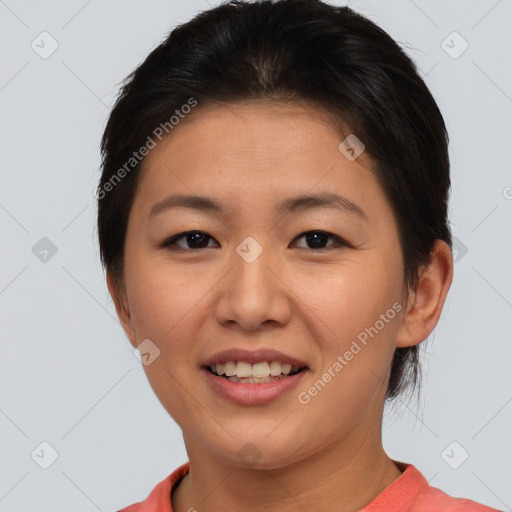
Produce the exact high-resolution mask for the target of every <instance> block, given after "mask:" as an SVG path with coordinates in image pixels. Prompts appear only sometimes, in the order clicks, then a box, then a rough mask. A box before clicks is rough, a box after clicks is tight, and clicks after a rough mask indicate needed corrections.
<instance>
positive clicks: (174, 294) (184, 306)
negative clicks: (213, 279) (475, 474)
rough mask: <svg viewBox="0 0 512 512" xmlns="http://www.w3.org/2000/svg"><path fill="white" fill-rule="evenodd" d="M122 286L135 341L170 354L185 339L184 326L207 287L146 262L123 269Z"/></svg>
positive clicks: (158, 265)
mask: <svg viewBox="0 0 512 512" xmlns="http://www.w3.org/2000/svg"><path fill="white" fill-rule="evenodd" d="M196 275H197V274H196ZM126 286H127V293H128V297H129V302H130V313H131V320H132V325H133V327H134V329H135V332H136V334H137V338H138V339H140V340H142V339H145V338H149V339H151V340H153V341H154V342H155V343H156V344H157V345H158V346H159V348H160V349H161V350H162V351H172V352H173V353H176V352H178V349H179V346H178V345H179V343H180V340H181V339H186V338H187V332H186V330H187V324H188V323H189V322H190V318H193V317H194V311H195V310H197V309H198V308H199V307H200V305H201V298H202V297H204V295H205V294H206V293H207V291H208V290H209V289H210V288H211V285H210V286H208V283H206V282H204V280H199V279H197V278H195V279H194V278H193V276H190V275H187V273H186V272H183V271H181V272H178V271H177V269H176V267H171V266H170V265H165V264H161V263H154V262H151V260H150V259H147V260H146V261H145V262H142V261H139V262H137V264H133V265H132V266H131V268H130V269H129V270H128V266H127V285H126ZM170 341H172V343H171V342H170Z"/></svg>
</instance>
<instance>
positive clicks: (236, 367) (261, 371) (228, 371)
mask: <svg viewBox="0 0 512 512" xmlns="http://www.w3.org/2000/svg"><path fill="white" fill-rule="evenodd" d="M210 368H211V369H212V371H213V372H214V373H216V374H217V375H223V374H225V375H226V377H233V376H235V375H236V376H237V377H256V378H260V379H261V378H264V377H268V376H269V375H272V376H273V377H277V376H278V375H281V373H284V374H285V375H288V374H289V373H290V372H291V371H292V370H293V371H296V370H299V368H300V367H299V366H292V365H291V364H288V363H284V364H281V363H280V362H279V361H272V362H271V363H268V362H267V361H263V362H261V363H255V364H251V363H247V362H245V361H238V362H235V361H228V362H227V363H219V364H216V365H213V366H210Z"/></svg>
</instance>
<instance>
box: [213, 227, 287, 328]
mask: <svg viewBox="0 0 512 512" xmlns="http://www.w3.org/2000/svg"><path fill="white" fill-rule="evenodd" d="M260 242H261V243H260ZM260 242H258V240H256V238H254V237H252V236H249V237H247V238H245V239H244V240H243V241H242V242H241V243H240V244H239V245H238V246H237V247H236V249H235V254H234V255H233V258H232V268H231V271H230V272H229V277H228V279H227V280H226V282H225V285H224V286H222V287H221V296H220V298H219V301H218V302H217V306H216V311H215V314H216V317H217V320H218V321H219V322H221V323H225V322H228V321H235V322H237V323H238V324H240V325H241V326H242V327H244V328H246V329H251V330H252V329H256V328H257V327H258V326H259V325H260V324H261V323H263V322H266V321H268V320H273V321H275V322H278V323H283V322H286V321H287V319H288V316H289V304H288V299H287V297H286V287H285V286H283V285H282V284H280V282H279V280H278V279H277V278H276V276H275V275H274V274H278V271H277V269H274V268H273V266H275V262H276V260H275V258H274V257H273V255H272V254H271V249H269V248H268V247H265V248H264V247H263V243H264V242H263V240H262V239H260ZM269 267H270V268H269Z"/></svg>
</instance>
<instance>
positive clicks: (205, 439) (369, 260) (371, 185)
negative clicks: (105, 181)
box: [107, 102, 453, 512]
mask: <svg viewBox="0 0 512 512" xmlns="http://www.w3.org/2000/svg"><path fill="white" fill-rule="evenodd" d="M347 135H348V133H347ZM342 140H343V138H340V134H339V133H338V132H337V131H336V130H335V128H334V125H333V124H332V123H331V122H330V119H329V117H328V115H327V113H326V112H323V111H321V110H319V109H313V108H312V107H310V106H307V105H301V104H281V103H269V102H245V103H237V104H230V105H224V106H219V105H214V106H201V105H200V106H199V107H198V109H197V110H196V111H194V113H193V114H190V115H189V116H188V117H187V118H186V119H185V120H183V121H181V123H180V124H179V125H178V126H177V127H175V128H174V130H173V131H172V132H171V133H170V134H169V136H167V138H165V139H163V141H162V142H160V143H159V144H158V145H157V146H156V147H155V148H154V149H152V150H151V151H150V153H149V154H148V156H147V157H146V159H145V162H144V168H143V171H142V172H143V174H142V176H141V181H140V183H139V188H138V190H137V194H136V197H135V201H134V204H133V207H132V210H131V213H130V217H129V223H128V230H127V237H126V245H125V274H124V288H123V289H122V290H119V289H117V288H116V287H115V285H114V280H113V278H112V276H111V275H110V274H109V275H108V276H107V281H108V286H109V290H110V293H111V295H112V298H113V300H114V303H115V305H116V309H117V312H118V315H119V318H120V320H121V322H122V325H123V327H124V329H125V332H126V334H127V336H128V338H129V340H130V342H131V344H132V345H133V346H134V347H136V346H137V345H138V344H139V343H140V342H141V341H142V340H144V339H146V338H149V339H150V340H151V341H152V342H153V343H154V344H155V345H157V346H158V348H159V350H160V355H159V357H157V358H156V359H155V360H154V362H153V363H151V364H150V365H148V366H144V370H145V372H146V375H147V378H148V380H149V382H150V385H151V386H152V388H153V390H154V392H155V394H156V396H157V397H158V399H159V400H160V402H161V403H162V405H163V406H164V408H165V409H166V410H167V411H168V413H169V414H170V415H171V416H172V417H173V418H174V420H175V421H176V422H177V423H178V424H179V426H180V427H181V428H182V430H183V436H184V441H185V445H186V449H187V452H188V455H189V460H190V463H191V471H190V474H189V475H187V476H186V477H185V478H184V479H183V480H182V482H181V483H180V485H179V486H178V487H177V489H176V490H175V492H174V493H173V497H172V505H173V509H174V510H175V511H176V512H184V511H187V510H189V508H190V507H194V508H195V509H197V510H198V511H218V510H245V511H253V510H254V511H267V510H268V511H270V510H279V511H298V510H308V511H320V510H322V511H326V510H337V511H357V510H359V509H360V508H362V507H364V506H365V505H367V504H368V503H369V502H371V501H372V500H373V499H374V498H375V497H376V496H377V495H378V494H380V493H381V492H382V491H383V490H384V489H385V488H386V487H387V486H388V485H390V484H391V483H392V482H393V481H394V480H396V479H397V478H398V477H399V476H400V474H401V470H400V469H399V468H398V467H397V465H395V463H394V462H393V461H392V460H391V459H390V458H389V457H388V456H387V454H386V453H385V451H384V449H383V446H382V440H381V426H382V413H383V406H384V398H385V392H386V386H387V382H388V378H389V371H390V367H391V361H392V356H393V351H394V349H395V348H396V347H405V346H412V345H416V344H418V343H420V342H421V341H423V340H424V339H425V338H426V337H427V336H428V335H429V334H430V332H431V331H432V330H433V328H434V327H435V325H436V324H437V321H438V319H439V316H440V314H441V310H442V307H443V304H444V300H445V297H446V294H447V292H448V289H449V287H450V284H451V280H452V272H453V262H452V255H451V251H450V249H449V247H448V246H447V244H445V243H444V242H442V241H438V243H437V244H436V247H435V249H434V252H433V257H432V263H431V265H430V266H429V267H428V268H427V269H425V271H424V272H423V273H422V275H421V280H420V283H419V285H418V287H417V289H416V290H414V291H413V292H411V293H410V294H409V295H408V296H404V291H405V290H404V288H403V286H404V281H403V261H402V255H401V250H400V245H399V238H398V231H397V224H396V220H395V218H394V215H393V212H392V209H391V206H390V204H389V202H388V200H387V198H386V196H385V195H384V192H383V190H382V188H381V187H380V185H379V184H378V182H377V179H376V177H375V175H374V174H373V173H372V172H371V170H370V169H371V167H370V166H371V161H370V159H369V158H368V157H367V155H366V153H363V154H362V155H361V156H359V157H358V158H357V159H356V160H354V161H350V160H349V159H347V158H346V157H345V155H344V154H342V153H341V152H340V151H339V149H338V146H339V144H340V142H341V141H342ZM319 192H335V193H338V194H342V195H344V196H345V197H347V198H349V199H350V200H351V201H352V202H354V203H356V204H357V205H359V206H360V207H361V208H362V209H363V210H364V212H365V213H366V216H367V218H368V222H365V221H364V220H363V219H362V218H360V217H358V216H357V215H354V214H353V213H349V212H345V211H341V210H338V209H333V208H316V209H312V210H309V211H303V212H295V213H288V214H284V215H283V214H276V213H275V212H274V210H273V208H274V205H275V204H276V203H277V202H279V201H281V200H282V199H284V198H289V197H292V196H298V195H304V194H313V193H319ZM174 193H183V194H192V195H204V196H209V197H212V198H214V199H216V200H218V201H219V202H221V203H222V204H223V205H224V206H225V211H224V212H222V213H219V212H217V213H211V212H202V211H199V210H193V209H190V208H183V207H180V208H174V209H172V210H168V211H166V212H162V213H160V214H159V215H157V216H155V217H153V218H151V219H149V217H148V213H149V211H150V209H151V207H152V205H153V204H155V203H157V202H159V201H161V200H162V199H164V198H165V197H166V196H168V195H169V194H174ZM192 230H200V231H202V232H205V233H207V234H208V235H209V236H210V237H211V238H206V239H205V242H204V246H208V247H206V248H195V247H198V244H196V245H194V244H193V242H192V244H190V245H187V239H186V237H184V238H181V239H180V240H178V241H177V242H176V243H177V244H178V247H176V248H175V249H174V250H173V249H172V248H171V247H169V248H162V247H159V244H161V243H162V242H164V241H165V240H167V239H169V238H170V237H171V236H174V235H178V234H181V233H183V232H185V231H192ZM311 230H313V231H314V230H316V231H318V230H320V231H322V232H324V233H329V234H333V235H335V236H338V237H340V238H341V239H343V240H345V241H347V242H348V243H349V245H348V246H346V245H337V244H336V238H325V239H323V240H324V241H323V242H322V239H320V244H321V243H323V245H320V247H321V248H315V247H316V246H315V245H314V244H315V242H314V241H313V243H312V242H311V241H310V242H309V243H308V240H307V239H306V237H304V236H302V235H303V233H304V232H306V231H311ZM248 236H251V237H253V238H254V239H255V240H257V242H258V243H259V244H260V246H261V247H262V249H263V252H262V253H261V255H260V256H259V257H258V258H257V259H256V260H255V261H254V262H252V263H250V264H249V263H247V262H246V261H244V259H242V258H241V257H240V256H239V254H238V253H237V252H236V248H237V247H238V246H239V244H240V243H241V242H242V241H243V240H244V239H245V238H246V237H248ZM199 247H203V246H199ZM322 247H324V248H322ZM393 303H399V304H401V305H402V310H401V311H400V312H399V313H398V314H396V316H394V318H393V319H392V320H390V321H389V322H387V323H385V326H384V328H382V329H380V330H379V332H378V334H377V335H374V337H373V338H369V341H368V344H367V345H366V346H364V347H363V348H362V350H361V351H360V352H358V353H357V355H355V356H354V358H353V359H352V360H351V361H350V362H349V363H348V364H347V365H346V366H345V367H344V368H343V370H342V371H340V372H338V373H336V376H335V377H333V378H332V379H331V381H330V382H329V383H328V384H327V385H326V386H325V387H324V388H323V389H322V390H321V391H320V392H318V394H317V395H316V396H314V397H312V398H311V400H310V402H309V403H308V404H302V403H300V402H299V401H298V399H297V394H298V393H299V392H300V391H307V390H308V388H309V387H310V386H312V385H313V384H314V382H315V381H317V380H318V379H319V378H321V376H322V374H323V373H324V372H325V371H327V369H328V368H329V367H332V365H333V364H334V362H335V361H336V360H337V357H338V356H339V355H343V354H344V353H345V352H346V351H347V350H348V349H349V348H350V346H351V343H352V341H353V340H355V339H357V336H358V334H360V333H361V332H362V331H364V329H365V328H368V327H370V326H374V325H375V324H376V321H377V320H379V318H381V317H380V315H381V314H385V313H386V311H387V310H389V309H390V308H392V305H393ZM234 347H242V348H247V349H256V348H260V347H265V348H275V349H277V350H280V351H282V352H284V353H286V354H289V355H292V356H295V357H297V358H299V359H302V360H304V361H306V362H307V365H308V367H309V370H308V374H307V375H305V376H303V379H302V382H301V384H300V388H299V389H294V390H293V391H291V392H289V393H287V394H285V395H283V396H280V397H279V398H277V399H276V400H274V401H272V402H270V403H267V404H264V405H237V404H234V403H231V402H229V401H227V400H226V399H224V398H222V397H221V396H219V395H218V394H216V393H215V391H213V390H212V389H211V387H210V386H209V384H208V383H207V381H206V379H205V378H204V376H202V374H201V372H200V367H201V365H202V363H203V362H204V360H205V359H206V357H209V356H212V355H213V354H215V353H216V352H218V351H220V350H223V349H226V348H234ZM255 385H257V384H255ZM249 442H250V443H252V444H253V445H255V446H256V447H257V449H258V450H259V452H260V453H261V458H260V459H259V460H258V461H257V463H255V464H254V465H253V466H250V467H248V466H247V465H245V464H244V463H243V462H242V461H241V460H240V458H239V457H238V455H237V453H238V451H239V450H240V449H242V448H243V447H244V446H245V445H246V443H249Z"/></svg>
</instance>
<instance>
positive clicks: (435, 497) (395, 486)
mask: <svg viewBox="0 0 512 512" xmlns="http://www.w3.org/2000/svg"><path fill="white" fill-rule="evenodd" d="M395 463H396V464H397V465H398V466H399V467H400V469H401V470H402V471H403V473H402V474H401V475H400V476H399V477H398V478H397V479H396V480H395V481H394V482H393V483H392V484H390V485H389V486H388V487H386V489H384V490H383V491H382V492H381V493H380V494H379V495H378V496H377V497H376V498H375V499H374V500H373V501H372V502H371V503H369V504H368V505H366V507H364V508H363V509H362V510H360V512H499V511H498V509H495V508H491V507H487V506H485V505H482V504H480V503H477V502H475V501H472V500H468V499H464V498H454V497H452V496H449V495H448V494H446V493H444V492H443V491H441V490H440V489H438V488H437V487H431V486H430V484H429V483H428V481H427V479H426V478H425V477H424V476H423V474H422V473H420V471H418V470H417V469H416V468H415V467H414V466H413V465H412V464H406V463H404V462H398V461H395ZM189 469H190V462H186V463H185V464H183V465H182V466H180V467H178V468H177V469H176V470H174V471H173V472H172V473H171V474H170V475H169V476H168V477H166V478H165V479H164V480H162V481H161V482H160V483H159V484H157V485H156V487H155V488H154V489H153V490H152V491H151V493H150V494H149V496H148V497H147V498H146V499H145V500H144V501H142V502H140V503H134V504H133V505H130V506H128V507H126V508H123V509H122V510H118V511H117V512H173V511H172V506H171V492H172V490H173V488H174V487H176V486H177V485H178V483H179V481H180V480H181V479H182V478H183V477H184V476H185V475H186V474H187V473H188V472H189Z"/></svg>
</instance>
